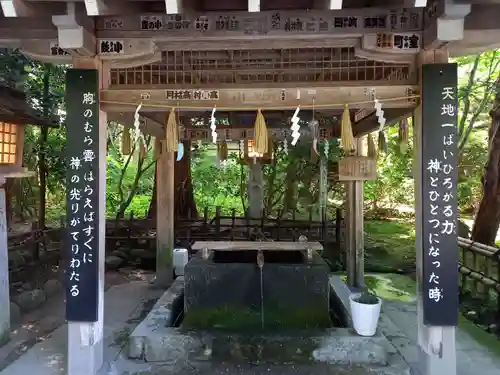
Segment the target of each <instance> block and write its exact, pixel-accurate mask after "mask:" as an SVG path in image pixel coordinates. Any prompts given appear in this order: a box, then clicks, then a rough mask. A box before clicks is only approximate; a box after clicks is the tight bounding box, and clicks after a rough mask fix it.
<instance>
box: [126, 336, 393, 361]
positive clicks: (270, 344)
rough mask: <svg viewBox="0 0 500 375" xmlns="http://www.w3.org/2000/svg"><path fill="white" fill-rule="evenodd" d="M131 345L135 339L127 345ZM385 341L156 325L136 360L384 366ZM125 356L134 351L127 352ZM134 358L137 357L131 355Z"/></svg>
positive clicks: (367, 338) (385, 356) (381, 339)
mask: <svg viewBox="0 0 500 375" xmlns="http://www.w3.org/2000/svg"><path fill="white" fill-rule="evenodd" d="M130 343H131V345H135V346H134V347H137V337H136V336H135V337H134V339H133V340H132V341H131V342H130ZM388 348H389V342H388V341H387V339H386V338H385V337H384V336H383V335H381V334H378V335H376V336H373V337H361V336H358V335H356V334H355V333H354V332H352V331H351V330H350V329H347V328H340V329H339V328H337V329H330V330H326V331H324V332H322V333H321V334H319V333H316V334H315V333H313V332H302V333H299V332H296V333H290V334H287V335H284V334H280V335H277V334H274V335H273V334H269V335H239V334H233V333H229V332H225V331H220V332H199V331H196V332H182V331H181V330H180V329H178V328H168V327H162V328H160V329H158V327H157V328H156V329H154V330H151V331H150V332H149V334H147V335H144V336H142V337H141V350H140V358H142V359H144V360H146V361H148V362H170V361H178V360H180V361H200V360H201V361H214V363H217V362H221V361H230V362H241V363H249V362H255V363H275V364H285V363H297V364H300V363H328V364H370V365H382V366H385V365H387V363H388ZM129 353H138V351H135V352H134V351H131V352H129ZM134 357H135V358H138V357H139V356H138V355H134Z"/></svg>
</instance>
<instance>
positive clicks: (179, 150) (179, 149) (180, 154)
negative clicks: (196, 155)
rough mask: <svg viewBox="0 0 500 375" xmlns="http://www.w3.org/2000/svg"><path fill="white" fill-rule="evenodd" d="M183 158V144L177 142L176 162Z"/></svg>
mask: <svg viewBox="0 0 500 375" xmlns="http://www.w3.org/2000/svg"><path fill="white" fill-rule="evenodd" d="M183 156H184V144H183V143H182V142H179V144H178V145H177V161H181V160H182V157H183Z"/></svg>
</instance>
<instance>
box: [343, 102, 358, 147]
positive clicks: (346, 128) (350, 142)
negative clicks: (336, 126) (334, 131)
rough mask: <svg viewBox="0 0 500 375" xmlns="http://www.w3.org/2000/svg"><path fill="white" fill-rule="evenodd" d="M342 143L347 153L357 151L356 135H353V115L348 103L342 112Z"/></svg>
mask: <svg viewBox="0 0 500 375" xmlns="http://www.w3.org/2000/svg"><path fill="white" fill-rule="evenodd" d="M340 143H341V145H342V148H343V149H344V152H345V153H346V154H350V153H352V152H354V151H356V144H355V143H354V136H353V135H352V125H351V115H350V113H349V107H348V106H347V105H345V106H344V113H343V114H342V124H341V125H340Z"/></svg>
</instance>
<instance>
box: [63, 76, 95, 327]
mask: <svg viewBox="0 0 500 375" xmlns="http://www.w3.org/2000/svg"><path fill="white" fill-rule="evenodd" d="M66 111H67V117H66V132H67V135H66V142H67V145H66V150H67V151H66V152H67V157H66V160H67V163H68V172H67V182H66V196H67V201H66V202H67V207H66V220H67V223H66V231H67V233H66V241H65V242H64V246H65V251H66V252H67V253H66V258H67V259H68V262H67V265H66V319H67V320H68V321H77V322H96V321H97V319H98V294H99V293H98V286H99V272H98V270H99V241H98V237H99V236H98V233H97V230H98V226H99V222H98V216H99V215H98V212H99V209H101V207H99V200H98V191H99V165H98V162H99V148H98V147H99V146H98V145H99V137H100V135H99V85H98V72H97V70H93V69H70V70H68V71H67V73H66Z"/></svg>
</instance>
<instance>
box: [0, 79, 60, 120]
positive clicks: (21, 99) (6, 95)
mask: <svg viewBox="0 0 500 375" xmlns="http://www.w3.org/2000/svg"><path fill="white" fill-rule="evenodd" d="M0 121H1V122H8V123H11V124H20V125H40V126H50V127H54V126H57V125H56V124H55V122H52V121H50V120H47V119H43V118H41V117H40V116H38V114H37V113H36V112H35V111H34V110H33V109H32V108H31V107H30V106H29V105H28V103H27V102H26V95H25V94H24V93H23V92H21V91H19V90H16V89H13V88H11V87H8V86H6V85H2V84H0Z"/></svg>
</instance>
